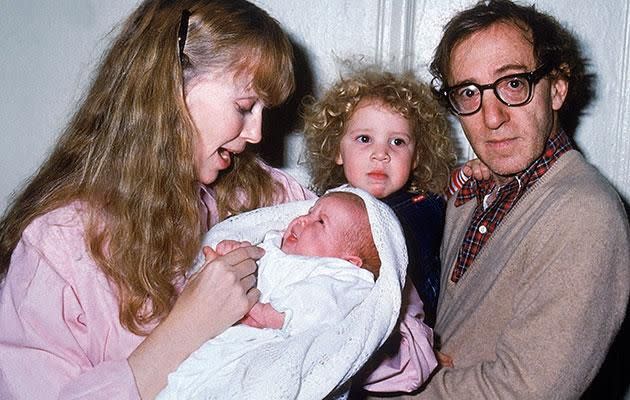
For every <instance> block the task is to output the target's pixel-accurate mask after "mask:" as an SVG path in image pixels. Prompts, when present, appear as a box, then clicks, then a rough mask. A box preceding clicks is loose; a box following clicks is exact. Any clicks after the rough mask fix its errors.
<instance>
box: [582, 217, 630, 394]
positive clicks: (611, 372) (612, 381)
mask: <svg viewBox="0 0 630 400" xmlns="http://www.w3.org/2000/svg"><path fill="white" fill-rule="evenodd" d="M626 209H628V207H627V205H626ZM628 316H629V314H628V311H627V310H626V318H625V319H624V321H623V323H622V324H621V329H620V330H619V333H618V334H617V337H616V338H615V340H614V341H613V343H612V346H611V347H610V350H609V351H608V355H607V356H606V360H605V361H604V364H603V365H602V367H601V369H600V370H599V372H598V373H597V376H595V379H594V380H593V382H592V383H591V385H590V386H589V388H588V389H587V390H586V392H585V393H584V394H583V395H582V397H581V398H580V399H581V400H600V399H607V400H623V399H626V400H627V399H630V373H628V371H630V325H629V324H630V322H629V321H628V320H629V318H628Z"/></svg>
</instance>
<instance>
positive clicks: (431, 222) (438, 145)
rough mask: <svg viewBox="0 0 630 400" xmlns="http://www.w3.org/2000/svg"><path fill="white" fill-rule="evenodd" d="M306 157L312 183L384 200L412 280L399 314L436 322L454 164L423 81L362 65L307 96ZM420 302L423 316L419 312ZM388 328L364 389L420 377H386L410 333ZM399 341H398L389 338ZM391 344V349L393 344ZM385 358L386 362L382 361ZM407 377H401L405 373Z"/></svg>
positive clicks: (440, 113) (404, 385)
mask: <svg viewBox="0 0 630 400" xmlns="http://www.w3.org/2000/svg"><path fill="white" fill-rule="evenodd" d="M304 121H305V127H304V133H305V140H306V160H307V163H308V166H309V168H310V174H311V177H312V184H313V189H314V190H315V191H316V192H317V193H322V192H324V191H326V190H327V189H329V188H331V187H335V186H338V185H340V184H344V183H349V184H350V185H352V186H355V187H358V188H361V189H363V190H366V191H368V192H369V193H371V194H372V195H374V196H375V197H377V198H379V199H381V200H382V201H384V202H385V203H386V204H388V205H389V206H390V207H391V208H392V209H393V211H394V212H395V214H396V216H397V217H398V219H399V221H400V223H401V225H402V227H403V231H404V234H405V240H406V244H407V251H408V258H409V266H408V277H409V279H408V281H411V282H412V284H413V287H415V290H417V294H419V296H420V299H421V300H422V302H418V301H417V300H415V299H416V298H417V294H416V293H414V289H413V287H411V288H406V290H405V296H406V299H405V298H403V310H402V311H401V313H405V314H407V316H408V317H415V318H423V317H424V321H425V322H426V323H427V324H428V325H429V326H433V323H434V322H435V312H436V309H437V299H438V295H439V287H440V286H439V285H440V284H439V278H440V260H439V248H440V243H441V239H442V230H443V225H444V211H445V199H444V196H443V193H444V190H445V188H446V187H447V185H448V181H449V175H450V171H451V169H452V167H453V166H454V163H455V152H454V149H453V146H452V142H451V139H450V136H449V125H448V122H447V119H446V114H445V111H444V110H443V109H442V108H441V106H440V105H439V104H438V103H437V101H436V100H435V99H434V98H433V96H432V94H431V89H430V88H429V86H428V85H426V84H425V83H422V82H420V81H418V80H417V79H416V78H415V77H414V76H413V75H412V74H411V73H404V74H394V73H392V72H387V71H382V70H380V69H378V68H376V67H367V68H364V69H360V70H357V71H355V72H354V73H352V74H351V75H349V76H346V77H342V78H341V79H340V80H339V81H338V82H337V83H335V84H334V85H333V86H332V87H331V88H330V89H329V90H327V91H326V92H325V93H324V95H323V96H322V97H321V99H320V100H317V101H315V100H312V99H311V100H308V101H307V103H306V107H305V111H304ZM422 305H423V306H424V316H423V315H422ZM406 329H407V327H405V322H404V319H403V322H402V323H401V326H400V333H399V335H394V337H393V338H392V343H389V344H388V345H389V346H391V347H392V348H391V349H389V350H383V351H381V352H380V354H377V355H376V356H375V358H374V360H373V363H374V365H373V366H371V367H368V369H369V368H373V367H376V366H379V365H380V366H379V368H377V369H376V370H374V372H373V373H372V374H371V375H370V376H369V377H368V378H366V382H367V385H366V386H365V387H366V388H367V389H368V390H373V391H409V390H415V389H416V388H417V387H419V385H420V384H421V383H422V382H420V381H418V379H417V377H414V376H413V373H405V372H404V371H401V372H400V379H395V380H390V381H391V384H390V383H387V384H380V382H381V380H386V379H385V377H384V375H381V374H380V373H379V370H387V371H388V373H389V374H390V375H391V374H392V371H391V369H392V368H394V367H393V365H395V364H397V363H398V364H399V365H401V366H403V367H402V369H403V370H404V368H405V367H404V366H405V365H407V363H406V362H404V360H398V359H396V357H392V356H391V355H388V354H387V353H388V352H393V353H394V354H396V353H398V355H399V356H402V354H403V353H405V354H406V353H407V351H406V350H403V347H405V346H408V344H405V343H404V341H405V340H410V341H413V337H414V336H415V335H414V332H413V331H412V332H405V331H406ZM396 341H398V343H395V342H396ZM396 347H398V349H396ZM386 364H390V365H391V366H392V367H391V368H389V369H388V368H385V369H383V368H382V366H383V365H386ZM405 376H406V377H407V378H404V377H405Z"/></svg>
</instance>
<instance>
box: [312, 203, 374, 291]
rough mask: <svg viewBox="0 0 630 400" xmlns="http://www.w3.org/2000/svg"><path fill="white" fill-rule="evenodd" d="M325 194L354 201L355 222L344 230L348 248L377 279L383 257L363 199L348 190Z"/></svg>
mask: <svg viewBox="0 0 630 400" xmlns="http://www.w3.org/2000/svg"><path fill="white" fill-rule="evenodd" d="M324 196H335V197H339V198H342V199H344V200H348V201H350V202H352V205H353V206H354V208H355V210H356V211H358V212H357V213H356V215H355V216H354V217H355V218H354V219H353V223H352V224H351V225H350V226H347V227H346V231H345V232H343V236H344V243H345V244H346V250H347V251H349V252H350V253H354V254H355V255H356V256H357V257H359V258H360V259H361V260H362V261H363V265H362V266H361V268H364V269H367V270H368V271H370V272H371V273H373V274H374V278H375V279H376V278H378V273H379V270H380V268H381V258H380V257H379V255H378V250H377V249H376V245H375V244H374V237H373V236H372V228H371V226H370V220H369V218H368V213H367V208H366V206H365V203H364V202H363V199H361V197H359V196H357V195H356V194H354V193H347V192H331V193H327V194H326V195H324Z"/></svg>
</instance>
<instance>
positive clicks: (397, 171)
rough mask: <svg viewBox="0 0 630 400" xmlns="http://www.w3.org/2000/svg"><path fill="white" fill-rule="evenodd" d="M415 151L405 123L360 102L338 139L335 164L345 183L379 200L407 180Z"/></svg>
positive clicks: (378, 105) (376, 104) (395, 115)
mask: <svg viewBox="0 0 630 400" xmlns="http://www.w3.org/2000/svg"><path fill="white" fill-rule="evenodd" d="M415 149H416V140H415V137H414V135H413V132H412V131H411V127H410V124H409V121H407V119H405V118H404V117H403V116H402V115H400V114H398V113H396V112H394V111H392V110H391V109H389V108H388V107H387V106H384V105H382V104H381V103H379V102H374V101H368V102H360V103H359V104H358V106H357V108H356V110H355V111H354V113H353V114H352V117H350V120H349V121H348V125H347V127H346V132H345V133H344V135H343V136H342V138H341V142H340V144H339V154H338V156H337V159H336V163H337V164H338V165H342V166H343V173H344V175H345V177H346V179H347V180H348V183H350V184H351V185H352V186H354V187H358V188H360V189H363V190H365V191H367V192H369V193H370V194H372V195H373V196H374V197H376V198H379V199H382V198H383V197H386V196H389V195H390V194H392V193H394V192H396V191H397V190H400V189H402V188H403V187H404V186H405V184H406V183H407V181H408V180H409V177H410V175H411V171H412V169H413V167H414V165H413V164H414V159H415Z"/></svg>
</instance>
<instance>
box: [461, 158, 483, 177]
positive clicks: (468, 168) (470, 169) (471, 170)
mask: <svg viewBox="0 0 630 400" xmlns="http://www.w3.org/2000/svg"><path fill="white" fill-rule="evenodd" d="M462 169H463V171H464V174H465V175H466V176H472V177H474V178H475V179H477V180H478V181H485V180H486V179H490V169H489V168H488V166H487V165H486V164H484V163H483V162H481V160H480V159H478V158H475V159H472V160H468V161H467V162H466V164H464V165H463V167H462Z"/></svg>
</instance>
